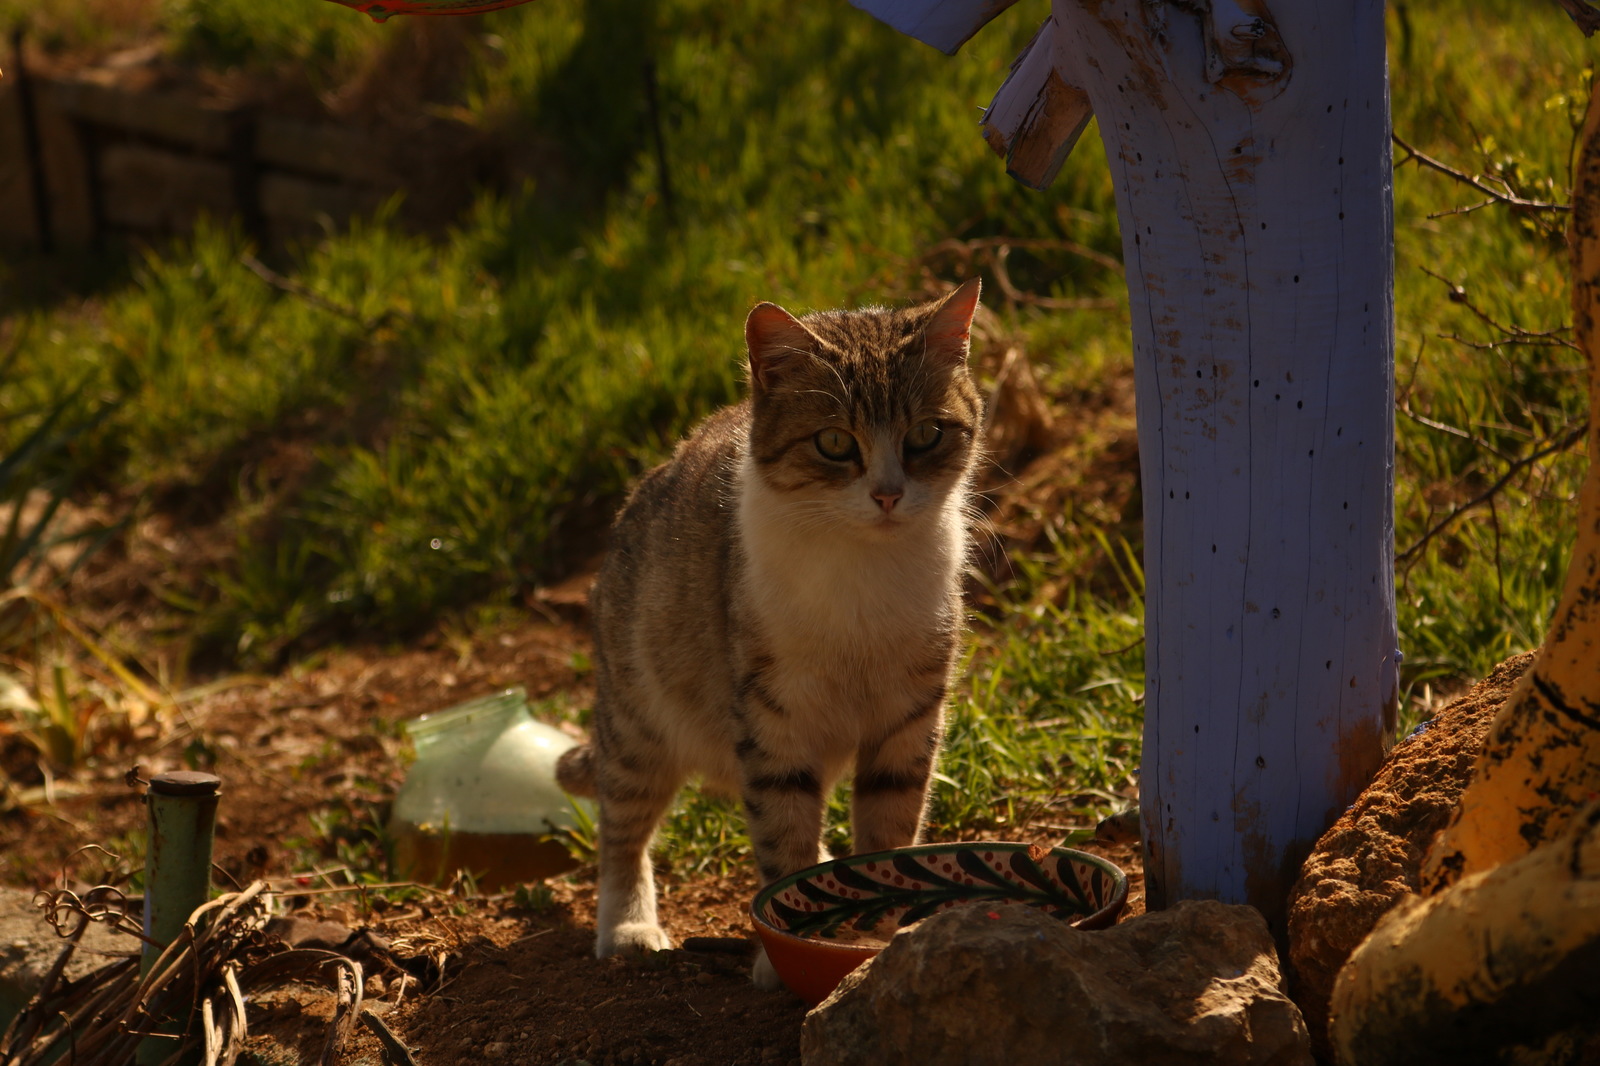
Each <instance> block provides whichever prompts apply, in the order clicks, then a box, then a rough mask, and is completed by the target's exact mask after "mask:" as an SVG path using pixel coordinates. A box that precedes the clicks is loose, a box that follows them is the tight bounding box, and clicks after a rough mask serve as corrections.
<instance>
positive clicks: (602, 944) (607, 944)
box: [594, 922, 672, 959]
mask: <svg viewBox="0 0 1600 1066" xmlns="http://www.w3.org/2000/svg"><path fill="white" fill-rule="evenodd" d="M671 947H672V938H671V937H670V936H668V935H667V931H666V930H665V929H663V928H661V927H660V926H659V925H654V924H651V923H649V922H624V923H623V924H622V925H619V926H617V927H616V928H614V929H612V930H611V931H610V933H609V934H605V933H602V934H601V935H600V936H599V937H598V938H597V939H596V940H595V945H594V955H595V958H597V959H603V958H605V957H606V956H608V955H643V954H646V953H647V952H651V951H667V950H669V949H670V948H671Z"/></svg>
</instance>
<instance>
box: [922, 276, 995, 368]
mask: <svg viewBox="0 0 1600 1066" xmlns="http://www.w3.org/2000/svg"><path fill="white" fill-rule="evenodd" d="M982 288H983V284H982V283H981V282H980V281H979V280H978V279H977V278H973V279H972V280H970V281H967V282H963V283H962V285H961V287H960V288H958V289H957V290H956V291H955V292H953V293H951V294H950V295H949V296H946V297H945V298H944V302H943V303H941V304H940V305H939V308H938V310H936V311H934V313H933V317H932V318H930V319H928V325H927V326H926V327H925V328H924V329H923V339H924V343H925V345H926V347H925V351H926V352H927V354H928V357H929V358H930V359H932V360H933V361H934V362H936V363H937V364H939V365H940V366H945V367H949V368H951V369H954V368H956V367H958V366H966V364H967V353H968V351H969V349H970V346H971V342H972V317H973V316H974V315H976V314H977V313H978V293H979V291H980V290H981V289H982Z"/></svg>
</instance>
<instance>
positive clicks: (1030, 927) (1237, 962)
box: [800, 901, 1311, 1066]
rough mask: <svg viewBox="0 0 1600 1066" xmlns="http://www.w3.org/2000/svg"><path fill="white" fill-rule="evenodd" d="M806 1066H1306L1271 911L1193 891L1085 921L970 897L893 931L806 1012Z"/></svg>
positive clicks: (1308, 1058)
mask: <svg viewBox="0 0 1600 1066" xmlns="http://www.w3.org/2000/svg"><path fill="white" fill-rule="evenodd" d="M800 1048H801V1054H802V1056H803V1060H804V1061H805V1062H806V1063H808V1064H812V1066H824V1064H826V1066H854V1064H857V1063H860V1064H869V1063H870V1064H871V1066H892V1064H895V1063H917V1064H919V1066H924V1064H925V1066H939V1064H946V1063H947V1064H949V1066H987V1064H990V1063H992V1064H994V1066H1015V1064H1016V1063H1028V1064H1029V1066H1049V1064H1051V1063H1063V1064H1065V1063H1072V1064H1073V1066H1099V1064H1105V1066H1128V1064H1130V1063H1138V1064H1140V1066H1179V1064H1183V1066H1201V1064H1205V1066H1219V1064H1220V1066H1234V1064H1241V1066H1242V1064H1250V1066H1306V1064H1309V1063H1310V1062H1311V1055H1310V1050H1309V1045H1308V1042H1307V1038H1306V1030H1305V1025H1304V1024H1303V1023H1302V1022H1301V1020H1300V1012H1299V1011H1298V1010H1297V1009H1295V1006H1294V1004H1293V1003H1292V1002H1290V1001H1289V998H1288V997H1287V996H1286V995H1285V994H1284V992H1283V990H1282V987H1281V980H1280V977H1279V973H1278V960H1277V955H1276V954H1275V952H1274V950H1273V945H1272V936H1271V934H1270V933H1269V932H1268V931H1267V923H1266V920H1265V919H1263V918H1262V917H1261V915H1260V913H1258V912H1257V911H1255V910H1254V909H1253V908H1250V907H1240V906H1230V905H1228V904H1223V903H1216V902H1210V901H1188V902H1183V903H1179V904H1178V905H1177V906H1175V907H1172V908H1170V909H1169V910H1165V911H1158V912H1154V913H1150V914H1145V915H1141V916H1140V917H1137V918H1131V919H1129V920H1128V921H1126V922H1123V923H1122V924H1120V925H1116V926H1113V927H1112V928H1110V929H1106V930H1103V931H1098V932H1082V931H1080V930H1077V929H1073V928H1071V927H1070V926H1068V925H1066V924H1064V923H1062V922H1060V921H1058V920H1057V919H1055V918H1051V917H1049V916H1047V915H1044V914H1040V913H1039V912H1038V911H1035V910H1032V909H1030V908H1028V907H1023V906H993V905H988V904H981V903H979V904H973V905H971V906H966V907H958V908H955V909H952V910H948V911H945V912H943V913H941V914H936V915H934V916H933V917H931V918H929V919H927V920H926V921H924V922H923V923H922V924H921V925H920V926H918V927H917V928H915V929H913V930H911V931H910V932H907V933H903V934H901V935H899V936H897V937H895V938H894V940H893V941H892V942H891V943H890V944H889V946H888V947H887V948H886V949H885V950H884V952H883V953H882V954H881V955H879V956H878V957H877V958H876V959H874V960H872V961H871V962H870V963H868V964H867V965H866V966H863V967H862V968H860V969H859V970H856V971H855V972H854V973H852V974H851V975H850V976H848V977H846V978H845V979H844V982H843V983H842V984H840V986H839V987H838V989H836V990H835V991H834V993H833V995H831V996H829V997H828V998H827V999H826V1000H824V1001H823V1002H822V1004H821V1005H820V1006H818V1007H817V1008H816V1009H815V1010H813V1011H812V1012H811V1013H810V1014H809V1015H807V1016H806V1021H805V1028H804V1030H803V1033H802V1035H801V1040H800Z"/></svg>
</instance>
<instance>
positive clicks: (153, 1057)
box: [135, 770, 222, 1066]
mask: <svg viewBox="0 0 1600 1066" xmlns="http://www.w3.org/2000/svg"><path fill="white" fill-rule="evenodd" d="M221 787H222V780H221V778H219V777H217V776H216V775H214V774H202V773H196V772H193V771H189V770H178V771H174V772H172V773H166V774H157V775H156V776H155V777H153V778H151V780H150V789H149V791H147V792H146V793H145V805H146V806H147V807H148V808H149V810H150V844H149V848H148V850H147V852H146V856H145V868H144V869H145V873H144V886H145V887H144V933H145V936H146V937H147V938H149V940H150V941H151V943H147V944H145V947H144V955H143V958H142V959H141V960H140V972H141V973H146V972H148V971H149V969H150V967H151V966H153V965H154V964H155V961H156V959H157V958H158V957H159V956H160V955H161V952H162V951H163V950H164V949H165V948H166V947H167V945H169V944H171V943H172V942H173V941H174V940H175V939H177V937H178V936H179V935H180V934H181V933H182V932H183V927H184V925H185V924H186V923H187V922H188V920H189V915H191V914H193V913H194V912H195V909H196V908H197V907H199V906H200V905H201V904H203V903H205V902H206V900H207V899H208V898H209V897H210V894H211V839H212V833H213V831H214V830H215V829H216V825H217V800H218V798H219V794H220V790H221ZM183 1026H184V1018H183V1017H182V1016H178V1017H171V1018H165V1019H162V1020H160V1021H158V1022H157V1023H156V1025H155V1028H156V1030H157V1031H159V1032H161V1033H166V1034H171V1035H168V1036H148V1037H146V1038H145V1039H144V1040H142V1041H140V1043H139V1051H138V1055H137V1056H136V1060H135V1061H136V1062H137V1064H138V1066H156V1064H158V1063H162V1062H165V1061H166V1060H167V1059H169V1058H170V1057H171V1056H172V1053H173V1052H174V1051H175V1050H176V1049H177V1043H176V1040H175V1038H176V1037H181V1035H182V1033H183Z"/></svg>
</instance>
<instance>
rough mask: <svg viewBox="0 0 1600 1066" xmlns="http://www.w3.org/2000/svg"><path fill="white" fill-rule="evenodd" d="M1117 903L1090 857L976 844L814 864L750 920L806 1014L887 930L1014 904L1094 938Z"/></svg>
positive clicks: (1109, 870) (759, 904)
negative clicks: (951, 910)
mask: <svg viewBox="0 0 1600 1066" xmlns="http://www.w3.org/2000/svg"><path fill="white" fill-rule="evenodd" d="M1127 899H1128V879H1127V877H1126V876H1125V875H1124V874H1123V872H1122V871H1121V870H1120V869H1118V868H1117V866H1116V865H1115V864H1113V863H1111V862H1108V861H1107V860H1105V859H1102V858H1101V857H1100V856H1098V855H1090V854H1088V853H1087V852H1082V851H1074V850H1073V849H1071V848H1053V849H1047V848H1043V847H1040V846H1039V845H1037V844H1013V843H996V842H986V841H978V842H975V843H965V844H921V845H918V846H916V847H909V848H896V849H895V850H893V851H878V852H873V853H871V854H867V855H851V856H849V857H848V858H843V859H834V860H832V861H830V862H825V863H821V864H820V865H817V866H813V867H810V868H809V869H805V870H801V871H800V872H798V873H794V874H790V875H789V876H788V877H784V878H781V879H779V880H777V881H774V882H773V883H772V884H770V885H768V886H767V887H766V888H763V889H762V890H761V891H760V893H758V894H757V895H756V898H755V902H754V903H753V904H751V907H750V913H751V916H752V918H753V919H754V922H755V929H756V934H757V935H758V936H759V937H760V938H761V943H762V944H763V946H765V947H766V949H767V958H768V959H770V960H771V961H772V965H773V966H774V967H775V968H776V969H777V971H778V976H779V977H781V978H782V979H783V983H784V984H786V985H787V986H788V987H789V990H790V991H792V992H794V994H795V995H797V996H799V997H800V998H801V999H804V1000H805V1001H806V1002H808V1003H811V1004H813V1005H815V1004H817V1003H820V1002H822V1000H824V999H825V998H827V995H828V993H830V992H832V991H833V989H834V986H835V985H837V984H838V983H839V981H840V980H841V979H843V977H844V975H845V974H847V973H849V972H850V971H851V970H853V969H855V968H856V967H857V966H860V965H861V964H862V963H863V962H866V961H867V960H868V959H870V958H872V956H874V955H876V954H877V953H878V952H879V951H881V950H883V948H884V947H885V946H886V945H887V943H888V940H889V938H890V937H891V936H893V935H894V934H895V933H896V932H897V931H899V930H900V929H903V928H905V927H906V926H908V925H910V924H912V923H913V922H916V921H920V920H921V919H923V918H926V917H927V916H928V915H930V914H934V913H936V912H938V911H942V910H944V909H946V908H948V907H954V906H957V905H959V904H962V903H974V902H991V903H1024V904H1027V905H1029V906H1032V907H1037V908H1039V909H1040V910H1042V911H1045V912H1046V913H1049V914H1054V915H1056V916H1057V917H1059V918H1061V919H1062V920H1064V921H1069V922H1071V923H1072V924H1073V925H1075V926H1077V927H1078V928H1080V929H1099V928H1102V927H1104V926H1108V925H1110V924H1111V923H1112V922H1114V921H1116V919H1117V915H1118V914H1119V913H1121V911H1122V906H1123V904H1124V903H1126V902H1127Z"/></svg>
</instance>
